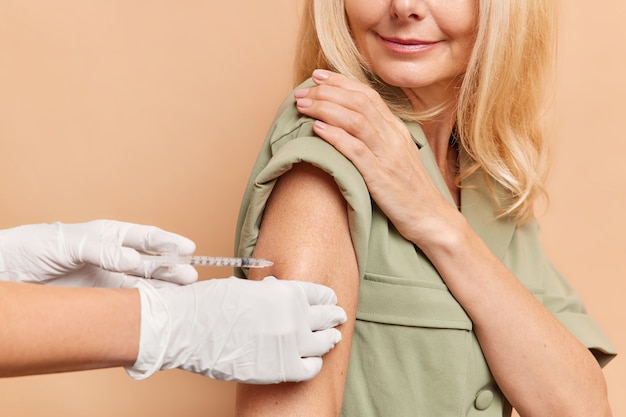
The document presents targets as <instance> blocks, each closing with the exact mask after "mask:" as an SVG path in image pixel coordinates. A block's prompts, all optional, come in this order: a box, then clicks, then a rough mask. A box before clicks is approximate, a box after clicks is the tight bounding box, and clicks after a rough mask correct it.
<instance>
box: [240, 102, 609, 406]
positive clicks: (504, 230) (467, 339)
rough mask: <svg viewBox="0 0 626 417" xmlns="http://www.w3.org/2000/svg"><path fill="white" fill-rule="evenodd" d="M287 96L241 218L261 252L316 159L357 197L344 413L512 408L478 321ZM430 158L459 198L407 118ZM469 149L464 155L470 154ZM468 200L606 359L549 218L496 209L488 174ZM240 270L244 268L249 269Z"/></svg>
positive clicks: (495, 244)
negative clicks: (547, 233)
mask: <svg viewBox="0 0 626 417" xmlns="http://www.w3.org/2000/svg"><path fill="white" fill-rule="evenodd" d="M312 124H313V120H311V119H309V118H307V117H304V116H302V115H301V114H299V113H298V111H297V109H296V108H295V106H294V100H293V97H288V98H287V100H286V101H285V102H284V103H283V105H282V106H281V109H280V110H279V112H278V116H277V118H276V120H275V121H274V124H273V126H272V128H271V130H270V132H269V134H268V136H267V138H266V141H265V143H264V144H263V147H262V149H261V151H260V154H259V156H258V159H257V162H256V164H255V166H254V168H253V171H252V174H251V177H250V181H249V183H248V186H247V188H246V192H245V196H244V199H243V202H242V206H241V211H240V214H239V220H238V225H237V240H236V252H237V256H242V257H248V256H251V255H252V253H253V250H254V246H255V244H256V241H257V237H258V233H259V228H260V225H261V221H262V219H263V210H264V208H265V205H266V203H267V199H268V198H269V196H270V193H271V192H272V188H273V186H274V185H275V183H276V179H277V178H278V177H280V176H281V175H282V174H284V173H285V172H286V171H288V170H289V169H290V168H291V167H292V166H293V164H296V163H298V162H301V161H306V162H308V163H310V164H312V165H314V166H316V167H319V168H320V169H322V170H324V171H325V172H327V173H328V174H330V175H331V176H332V177H333V178H334V179H335V181H336V183H337V184H338V186H339V189H340V190H341V193H342V194H343V197H344V198H345V200H346V202H347V205H348V216H349V224H350V233H351V238H352V242H353V245H354V248H355V252H356V256H357V262H358V267H359V273H360V290H359V302H358V310H357V322H356V327H355V334H354V339H353V346H352V352H351V357H350V368H349V372H348V380H347V385H346V390H345V395H344V403H343V411H342V416H343V417H408V416H424V417H437V416H442V417H443V416H445V417H451V416H503V415H509V414H510V413H511V406H510V405H509V404H508V402H507V401H506V399H505V398H504V396H503V395H502V393H501V392H500V390H499V389H498V387H497V385H496V383H495V381H494V379H493V377H492V375H491V373H490V372H489V368H488V367H487V364H486V362H485V358H484V357H483V354H482V352H481V349H480V346H479V344H478V342H477V339H476V335H475V334H474V332H473V329H472V322H471V320H470V319H469V317H468V316H467V314H466V313H465V311H464V310H463V308H462V307H461V305H459V303H458V302H457V301H456V300H455V299H454V297H453V296H452V295H451V293H450V292H449V291H448V289H447V287H446V285H445V283H444V282H443V281H442V279H441V277H440V276H439V274H438V273H437V271H436V270H435V268H434V267H433V265H432V264H431V263H430V262H429V260H428V259H427V258H426V257H425V256H424V254H423V253H422V252H421V251H420V250H419V248H417V247H416V246H415V245H414V244H413V243H411V242H409V241H407V240H405V239H404V238H403V237H402V236H401V235H400V234H399V233H398V232H397V231H396V229H395V228H394V226H393V224H392V223H391V222H390V221H389V219H387V217H386V216H385V215H384V214H383V213H382V211H381V210H380V209H379V208H378V207H377V206H376V204H375V203H374V202H373V201H372V200H371V199H370V196H369V194H368V191H367V187H366V185H365V183H364V181H363V179H362V177H361V175H360V174H359V172H358V171H357V170H356V168H355V167H354V166H353V165H352V163H351V162H350V161H349V160H348V159H346V158H345V157H344V156H343V155H341V154H340V153H339V152H337V151H336V150H335V149H334V148H333V147H332V146H330V145H329V144H327V143H326V142H325V141H323V140H321V139H320V138H318V137H317V136H316V135H315V134H314V133H313V130H312ZM407 126H408V128H409V131H410V132H411V134H412V136H413V139H414V141H415V143H416V146H417V147H418V148H419V150H420V152H421V155H422V158H423V160H424V164H425V166H426V168H427V170H428V172H429V174H430V176H431V177H432V179H433V180H434V182H435V184H436V185H437V186H438V187H439V189H440V190H441V192H442V193H443V194H444V195H445V196H446V197H447V198H448V200H449V201H450V203H451V204H454V203H453V200H452V198H451V196H450V194H449V191H448V188H447V186H446V184H445V182H444V180H443V178H442V176H441V173H440V172H439V170H438V168H437V165H436V163H435V160H434V158H433V154H432V151H431V149H430V147H429V145H428V142H427V140H426V138H425V137H424V134H423V132H422V131H421V129H420V127H419V125H417V124H407ZM464 158H465V156H464V155H461V158H460V160H461V163H464ZM462 185H463V188H462V190H461V202H462V207H461V212H462V214H463V215H464V216H465V217H466V218H467V220H468V221H469V223H470V224H471V225H472V226H473V228H474V229H475V230H476V232H477V233H478V234H479V235H480V236H481V237H482V239H483V240H484V241H485V242H486V243H487V245H488V246H489V247H490V249H491V250H492V251H493V252H494V253H495V254H496V255H497V256H498V258H500V259H501V260H502V262H504V263H505V264H506V266H507V267H508V268H509V269H510V270H511V271H513V273H514V274H515V276H516V277H517V278H518V279H519V280H520V281H521V282H522V283H523V284H524V285H525V286H526V288H528V290H529V291H530V292H531V293H532V294H533V295H534V296H535V297H536V298H537V299H538V300H540V301H541V302H542V303H543V305H545V306H546V308H548V309H549V310H550V311H551V312H552V313H554V315H555V316H556V317H557V318H558V320H559V321H560V322H561V323H563V325H565V327H567V329H569V331H570V332H571V333H572V334H573V335H574V336H575V337H576V338H578V339H579V340H580V341H581V342H582V343H583V344H584V345H585V346H587V347H588V348H589V349H591V351H592V352H593V353H594V355H595V356H596V358H597V359H598V361H599V362H600V364H601V365H604V364H606V363H607V362H608V361H609V360H610V359H611V358H612V357H613V356H614V354H615V350H614V348H613V347H612V345H611V343H610V342H609V341H608V340H607V338H606V337H605V335H604V334H603V332H602V331H601V329H600V328H599V327H598V325H597V324H596V322H595V321H594V320H593V319H592V318H591V317H590V316H589V315H587V314H586V312H585V308H584V306H583V304H582V302H581V300H580V298H579V296H578V295H577V294H576V293H575V291H574V290H573V289H572V287H571V286H570V285H569V284H568V283H567V282H566V281H565V280H564V279H563V278H562V277H561V276H560V275H559V273H558V272H557V271H556V270H555V269H554V268H553V266H552V265H551V264H550V262H549V261H548V259H547V258H546V255H545V253H544V252H543V250H542V247H541V244H540V241H539V236H538V226H537V224H536V222H534V221H529V222H527V223H525V224H523V225H516V224H515V223H514V222H512V221H509V220H506V219H503V220H496V219H495V213H496V211H497V206H496V203H495V201H494V199H493V198H492V197H491V196H490V194H489V192H488V189H487V186H486V184H485V181H484V178H483V174H482V173H480V172H477V173H475V174H474V175H472V176H471V177H470V178H468V179H467V180H465V181H464V182H463V184H462ZM236 274H237V275H238V276H240V277H245V273H244V271H242V270H237V271H236Z"/></svg>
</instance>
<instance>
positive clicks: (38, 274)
mask: <svg viewBox="0 0 626 417" xmlns="http://www.w3.org/2000/svg"><path fill="white" fill-rule="evenodd" d="M138 251H141V252H146V251H149V252H156V253H161V252H177V253H178V254H179V255H191V254H193V252H194V251H195V244H194V243H193V242H192V241H191V240H189V239H187V238H185V237H183V236H180V235H177V234H174V233H170V232H166V231H164V230H161V229H159V228H157V227H154V226H144V225H138V224H133V223H125V222H118V221H114V220H94V221H91V222H87V223H75V224H63V223H52V224H33V225H26V226H19V227H15V228H12V229H6V230H0V280H10V281H19V282H30V283H50V284H54V285H63V286H76V287H131V286H133V285H135V283H136V281H137V280H138V278H135V277H133V276H137V277H141V276H149V277H152V278H155V279H157V280H163V281H169V282H173V283H177V284H188V283H191V282H194V281H196V280H197V279H198V272H197V271H196V270H195V268H193V267H192V266H191V265H177V266H175V267H169V266H168V267H161V268H155V269H150V270H149V269H148V267H147V265H145V264H144V262H143V261H142V260H141V258H140V255H139V252H138ZM153 268H154V267H153ZM127 274H129V275H133V276H129V275H127Z"/></svg>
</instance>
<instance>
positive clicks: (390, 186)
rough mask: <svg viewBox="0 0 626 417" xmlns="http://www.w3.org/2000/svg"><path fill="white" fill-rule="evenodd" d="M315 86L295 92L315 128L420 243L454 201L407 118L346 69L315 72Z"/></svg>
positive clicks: (395, 220) (404, 232)
mask: <svg viewBox="0 0 626 417" xmlns="http://www.w3.org/2000/svg"><path fill="white" fill-rule="evenodd" d="M313 81H314V82H315V83H316V86H315V87H312V88H306V89H301V90H298V91H296V92H295V98H296V105H297V108H298V110H299V111H300V112H301V113H302V114H304V115H306V116H309V117H311V118H313V119H316V122H315V124H314V131H315V133H316V134H317V135H319V136H320V137H321V138H322V139H324V140H325V141H327V142H328V143H330V144H331V145H333V146H334V147H335V148H336V149H337V150H338V151H339V152H341V153H342V154H344V155H345V156H346V157H347V158H348V159H350V161H352V163H353V164H354V165H355V166H356V168H357V169H358V170H359V171H360V172H361V175H362V176H363V179H364V180H365V182H366V183H367V186H368V189H369V192H370V194H371V196H372V198H374V200H375V201H376V203H377V204H378V206H379V207H380V208H381V209H382V210H383V211H384V212H385V214H386V215H387V216H388V217H389V219H390V220H391V221H392V222H393V224H394V225H395V227H396V228H397V229H398V231H399V232H400V233H401V234H402V235H403V236H404V237H405V238H407V239H409V240H411V241H413V242H414V243H416V244H418V245H419V244H420V240H421V237H423V236H432V235H433V234H432V233H429V231H432V230H433V229H437V228H439V226H440V225H441V222H442V220H445V219H444V218H443V217H442V213H447V212H449V211H450V208H451V205H450V204H449V203H448V202H447V201H446V200H445V198H444V197H443V195H442V194H441V193H440V192H439V190H438V189H437V187H436V186H435V184H434V183H433V181H432V180H431V178H430V177H429V175H428V173H427V172H426V169H425V168H424V164H423V162H422V158H421V155H420V153H419V150H418V148H417V146H416V144H415V143H414V142H413V139H412V138H411V135H410V133H409V131H408V130H407V128H406V126H405V125H404V124H403V123H402V121H401V120H400V119H399V118H398V117H397V116H395V115H394V114H393V113H392V112H391V110H390V109H389V108H388V106H387V104H386V103H385V102H384V101H383V99H382V98H381V97H380V95H379V94H378V93H377V92H376V91H374V90H373V89H372V88H370V87H369V86H367V85H365V84H363V83H360V82H358V81H355V80H352V79H349V78H347V77H345V76H343V75H341V74H337V73H333V72H330V71H324V70H315V71H314V72H313Z"/></svg>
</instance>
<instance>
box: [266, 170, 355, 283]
mask: <svg viewBox="0 0 626 417" xmlns="http://www.w3.org/2000/svg"><path fill="white" fill-rule="evenodd" d="M346 252H347V253H346ZM346 255H349V256H352V257H355V255H354V249H353V247H352V242H351V239H350V230H349V226H348V216H347V204H346V201H345V200H344V198H343V196H342V194H341V192H340V191H339V188H338V187H337V185H336V183H335V181H334V180H333V178H332V177H331V176H330V175H328V174H327V173H325V172H324V171H322V170H321V169H319V168H316V167H314V166H313V165H310V164H307V163H299V164H296V165H294V167H293V168H292V169H291V170H290V171H289V172H287V173H286V174H284V175H283V176H282V177H281V178H280V179H279V180H278V183H277V184H276V186H275V188H274V190H273V191H272V195H271V197H270V199H269V201H268V204H267V206H266V208H265V213H264V216H263V221H262V225H261V232H260V235H259V241H258V243H257V247H256V250H255V256H259V257H271V258H270V259H272V260H273V261H274V263H275V265H276V266H277V268H275V271H276V272H277V273H285V272H287V273H290V274H291V275H290V276H291V279H296V278H294V276H299V277H300V278H298V279H302V278H304V277H302V275H305V274H306V275H307V276H308V275H310V272H309V273H307V272H308V271H311V270H319V269H327V268H332V267H336V266H337V265H336V264H335V263H336V262H341V259H342V257H343V260H345V256H346ZM279 278H280V276H279ZM307 280H315V279H307ZM315 281H320V282H322V281H324V280H323V279H319V280H315Z"/></svg>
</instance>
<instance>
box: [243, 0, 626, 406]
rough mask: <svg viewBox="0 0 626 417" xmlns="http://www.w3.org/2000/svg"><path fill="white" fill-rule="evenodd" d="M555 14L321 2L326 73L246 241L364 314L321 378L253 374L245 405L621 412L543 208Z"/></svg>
mask: <svg viewBox="0 0 626 417" xmlns="http://www.w3.org/2000/svg"><path fill="white" fill-rule="evenodd" d="M553 9H554V5H553V2H552V1H550V0H530V1H525V2H519V1H512V0H452V1H439V0H375V1H374V0H370V1H363V0H343V1H341V0H309V1H307V8H306V13H305V16H304V19H303V26H302V29H301V35H300V40H299V42H298V45H300V51H299V56H298V61H297V74H298V75H299V76H300V77H301V79H304V78H305V77H308V76H309V75H310V74H311V73H312V74H313V77H312V81H313V82H310V81H309V82H307V83H306V84H305V85H303V86H301V87H300V88H298V89H297V90H296V91H295V92H294V97H292V98H291V99H290V100H288V101H287V102H286V103H285V104H284V105H283V107H282V108H281V110H280V111H279V115H278V117H277V120H276V121H275V124H274V126H273V127H272V129H271V131H270V134H269V135H268V138H267V141H266V143H265V145H264V148H263V150H262V152H261V154H260V156H259V159H258V161H257V165H256V166H255V168H254V171H253V173H252V177H251V180H250V185H249V188H248V190H247V193H246V198H245V200H244V202H243V207H242V211H241V215H240V222H239V230H240V233H239V240H238V243H237V244H238V250H239V255H241V256H247V255H249V254H251V253H254V254H255V256H262V257H269V258H271V259H273V260H275V261H276V262H275V266H274V267H273V269H272V273H273V274H274V275H276V276H277V277H279V278H281V277H289V276H291V277H297V276H299V273H301V272H302V271H309V272H311V271H316V273H315V274H313V275H312V276H314V277H317V278H316V281H317V282H319V283H323V284H326V285H329V286H330V287H332V288H334V289H335V291H336V293H337V296H338V300H339V304H340V305H341V306H343V307H344V309H345V310H346V312H347V313H348V322H347V323H346V324H344V325H343V326H342V328H341V331H342V334H343V340H344V342H343V343H342V344H341V345H340V346H337V348H336V349H335V350H334V351H333V352H331V353H330V354H329V355H328V356H327V360H326V362H325V366H324V368H323V369H322V372H321V373H320V374H319V376H318V377H317V378H316V379H314V380H313V381H311V382H307V383H303V384H297V385H290V384H280V385H276V386H261V387H253V386H248V385H241V386H240V387H239V390H238V405H237V408H238V413H239V414H238V415H239V416H265V415H267V416H270V415H271V416H281V415H285V416H296V415H297V416H309V415H310V416H337V415H339V414H340V413H341V415H343V416H358V417H369V416H415V415H424V416H429V417H431V416H453V415H479V414H480V415H489V416H496V415H498V416H501V415H509V414H510V413H511V408H512V407H513V408H515V409H516V410H517V412H518V413H519V414H520V415H521V416H538V415H545V416H560V415H562V416H578V415H580V416H589V415H598V416H609V415H611V411H610V407H609V405H608V401H607V395H606V386H605V381H604V378H603V375H602V372H601V368H600V365H604V364H606V363H607V362H608V361H609V360H610V359H611V358H612V356H613V355H614V351H613V348H612V346H611V345H610V343H609V342H608V341H607V340H606V338H605V337H604V335H603V333H602V332H601V330H600V329H599V328H598V327H597V325H596V324H595V322H594V321H593V320H592V319H591V318H590V317H589V316H588V315H586V313H585V310H584V306H583V305H582V303H581V301H580V299H579V297H578V296H577V295H576V294H575V292H574V291H573V289H572V288H571V287H570V286H569V285H568V284H567V283H566V281H564V280H563V279H562V277H561V276H560V275H559V274H558V273H557V272H556V271H555V270H554V268H553V267H552V266H551V264H550V263H549V261H548V260H547V259H546V257H545V254H544V253H543V251H542V248H541V245H540V242H539V237H538V227H537V224H536V222H535V220H534V218H533V205H534V203H535V202H536V201H537V199H538V198H540V197H541V196H542V194H543V193H544V190H543V187H542V182H541V181H542V177H543V171H544V168H545V166H544V165H545V138H544V133H543V130H542V126H541V123H542V120H541V119H542V116H543V114H544V107H543V104H544V98H545V94H544V92H545V86H546V83H545V81H546V79H547V76H548V75H549V71H548V70H549V69H550V66H551V60H552V55H553V51H554V43H555V42H554V34H555V27H554V20H555V18H554V10H553ZM316 68H317V70H316ZM320 68H321V69H322V70H320ZM294 101H295V103H294ZM319 138H322V139H324V140H325V141H328V142H330V143H331V144H332V145H333V146H334V147H335V148H336V149H337V150H339V151H341V152H342V153H343V154H345V155H346V157H347V158H349V159H350V161H351V162H352V163H353V164H354V165H352V164H351V163H350V161H348V160H346V159H345V158H343V157H342V156H341V155H340V154H339V153H337V152H336V151H335V150H333V148H331V147H330V146H329V145H328V144H327V143H325V142H323V141H321V140H320V139H319ZM355 167H356V168H355ZM357 168H358V170H359V171H360V174H359V172H357ZM361 175H362V176H361ZM370 198H371V199H372V200H370ZM240 273H241V272H240ZM242 276H243V274H242ZM249 278H252V279H257V278H259V277H258V276H257V275H256V274H254V273H250V275H249ZM350 345H352V346H350ZM350 347H351V349H350ZM348 364H349V366H348Z"/></svg>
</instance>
